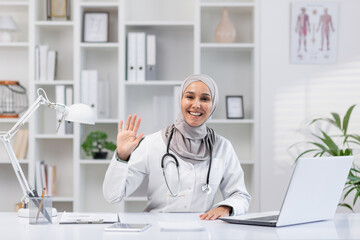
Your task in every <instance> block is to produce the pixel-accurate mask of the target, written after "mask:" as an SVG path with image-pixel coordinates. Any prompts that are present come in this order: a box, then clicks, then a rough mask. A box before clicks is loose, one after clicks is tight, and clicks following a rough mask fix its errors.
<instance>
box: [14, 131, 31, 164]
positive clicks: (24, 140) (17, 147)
mask: <svg viewBox="0 0 360 240" xmlns="http://www.w3.org/2000/svg"><path fill="white" fill-rule="evenodd" d="M28 143H29V130H28V129H20V130H19V131H18V132H17V133H16V135H15V138H14V141H13V143H12V147H13V150H14V152H15V155H16V158H17V159H19V160H23V159H25V158H26V154H27V150H28Z"/></svg>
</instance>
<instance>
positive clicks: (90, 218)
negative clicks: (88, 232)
mask: <svg viewBox="0 0 360 240" xmlns="http://www.w3.org/2000/svg"><path fill="white" fill-rule="evenodd" d="M117 221H118V219H117V215H116V214H115V213H67V212H64V213H63V214H62V215H61V219H60V222H59V223H60V224H103V223H104V224H106V223H115V222H117Z"/></svg>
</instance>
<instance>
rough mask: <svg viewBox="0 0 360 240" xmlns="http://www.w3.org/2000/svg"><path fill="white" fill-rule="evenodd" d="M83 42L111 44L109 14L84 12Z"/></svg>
mask: <svg viewBox="0 0 360 240" xmlns="http://www.w3.org/2000/svg"><path fill="white" fill-rule="evenodd" d="M83 42H97V43H101V42H109V13H108V12H84V15H83Z"/></svg>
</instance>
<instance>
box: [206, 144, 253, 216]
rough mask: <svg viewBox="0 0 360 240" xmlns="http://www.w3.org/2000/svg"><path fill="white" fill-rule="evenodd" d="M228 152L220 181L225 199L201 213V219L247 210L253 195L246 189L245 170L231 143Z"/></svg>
mask: <svg viewBox="0 0 360 240" xmlns="http://www.w3.org/2000/svg"><path fill="white" fill-rule="evenodd" d="M228 144H230V146H229V147H230V148H229V151H227V152H228V154H226V164H225V170H224V175H223V177H222V180H221V183H220V190H221V193H222V195H223V197H224V200H223V201H221V202H219V203H217V204H216V205H215V206H213V208H212V209H211V210H210V211H208V212H206V213H204V214H202V215H200V218H201V219H204V220H213V219H217V218H219V217H224V216H229V215H239V214H244V213H246V212H247V210H248V208H249V205H250V200H251V197H250V195H249V193H248V192H247V190H246V187H245V181H244V171H243V170H242V168H241V166H240V161H239V159H238V157H237V156H236V153H235V151H234V149H233V147H232V145H231V143H230V142H228Z"/></svg>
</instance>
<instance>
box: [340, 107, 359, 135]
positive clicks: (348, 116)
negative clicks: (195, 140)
mask: <svg viewBox="0 0 360 240" xmlns="http://www.w3.org/2000/svg"><path fill="white" fill-rule="evenodd" d="M355 106H356V104H354V105H352V106H351V107H350V108H349V109H348V110H347V112H346V114H345V116H344V119H343V129H342V130H343V133H344V135H346V132H347V129H348V125H349V120H350V116H351V112H352V111H353V109H354V107H355Z"/></svg>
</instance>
